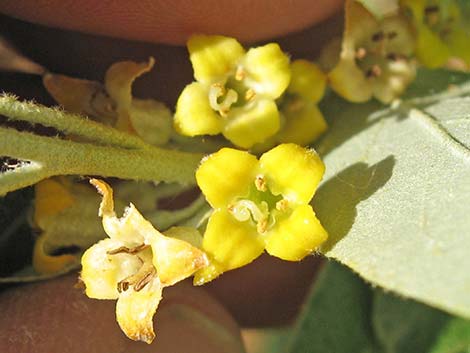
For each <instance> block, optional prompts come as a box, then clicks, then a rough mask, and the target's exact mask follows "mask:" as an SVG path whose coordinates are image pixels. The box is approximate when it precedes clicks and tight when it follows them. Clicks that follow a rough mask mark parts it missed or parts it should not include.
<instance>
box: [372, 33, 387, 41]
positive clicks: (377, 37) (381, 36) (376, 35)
mask: <svg viewBox="0 0 470 353" xmlns="http://www.w3.org/2000/svg"><path fill="white" fill-rule="evenodd" d="M384 38H385V34H384V32H382V31H380V32H377V33H374V34H373V35H372V38H371V39H372V41H373V42H380V41H381V40H383V39H384Z"/></svg>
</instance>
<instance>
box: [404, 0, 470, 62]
mask: <svg viewBox="0 0 470 353" xmlns="http://www.w3.org/2000/svg"><path fill="white" fill-rule="evenodd" d="M400 3H401V5H402V6H403V7H405V8H407V9H409V10H410V14H411V17H412V21H413V24H414V25H415V29H416V31H417V34H418V35H417V40H416V57H417V58H418V60H419V61H420V62H421V63H422V64H423V65H425V66H427V67H431V68H435V67H440V66H443V65H445V64H446V63H447V61H448V60H449V58H450V57H457V58H460V59H462V60H463V61H464V62H465V63H466V64H467V65H468V64H470V45H469V43H470V33H469V32H468V31H466V30H465V26H464V25H463V22H462V16H461V14H460V9H459V5H458V4H457V1H436V0H434V1H433V0H401V2H400Z"/></svg>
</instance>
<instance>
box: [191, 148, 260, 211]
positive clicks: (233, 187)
mask: <svg viewBox="0 0 470 353" xmlns="http://www.w3.org/2000/svg"><path fill="white" fill-rule="evenodd" d="M257 165H258V160H257V159H256V157H255V156H253V155H251V154H249V153H248V152H244V151H238V150H235V149H232V148H222V149H221V150H219V151H218V152H216V153H213V154H211V155H209V156H208V157H206V158H205V159H203V160H202V162H201V165H200V166H199V168H198V169H197V171H196V180H197V184H198V185H199V187H200V188H201V190H202V192H203V193H204V196H205V197H206V199H207V201H208V202H209V203H210V204H211V206H212V207H214V208H219V207H227V205H228V204H229V203H231V202H232V201H233V200H234V199H235V198H238V197H246V196H247V195H248V192H249V190H250V187H251V186H252V184H253V183H254V180H255V176H256V174H255V173H256V170H255V168H256V167H257Z"/></svg>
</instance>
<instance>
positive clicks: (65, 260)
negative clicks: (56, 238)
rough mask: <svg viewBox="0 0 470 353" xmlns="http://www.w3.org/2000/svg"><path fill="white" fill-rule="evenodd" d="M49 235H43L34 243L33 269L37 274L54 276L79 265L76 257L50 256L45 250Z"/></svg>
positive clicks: (68, 255)
mask: <svg viewBox="0 0 470 353" xmlns="http://www.w3.org/2000/svg"><path fill="white" fill-rule="evenodd" d="M46 239H47V233H43V234H41V236H39V238H37V239H36V242H35V243H34V250H33V268H34V270H35V271H36V272H37V273H41V274H52V273H57V272H60V271H61V270H63V269H65V268H67V267H69V266H73V265H74V264H77V262H78V258H77V256H75V255H71V254H63V255H49V254H47V253H46V251H45V249H44V243H45V241H46Z"/></svg>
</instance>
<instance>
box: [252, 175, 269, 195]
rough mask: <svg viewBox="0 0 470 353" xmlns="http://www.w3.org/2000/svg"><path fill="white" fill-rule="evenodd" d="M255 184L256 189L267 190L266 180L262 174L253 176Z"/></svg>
mask: <svg viewBox="0 0 470 353" xmlns="http://www.w3.org/2000/svg"><path fill="white" fill-rule="evenodd" d="M255 186H256V189H257V190H258V191H267V190H268V187H267V186H266V180H264V177H263V176H262V175H257V176H256V178H255Z"/></svg>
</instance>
